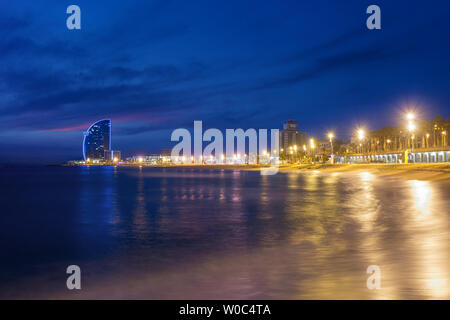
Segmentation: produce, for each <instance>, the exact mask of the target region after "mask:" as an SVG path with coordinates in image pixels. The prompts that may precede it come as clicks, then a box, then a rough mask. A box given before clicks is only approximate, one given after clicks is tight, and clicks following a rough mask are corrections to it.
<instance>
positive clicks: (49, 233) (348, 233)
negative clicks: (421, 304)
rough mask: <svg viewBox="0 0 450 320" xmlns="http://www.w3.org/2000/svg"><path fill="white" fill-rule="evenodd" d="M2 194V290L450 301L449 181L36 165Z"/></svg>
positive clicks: (9, 178) (17, 294)
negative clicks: (77, 285)
mask: <svg viewBox="0 0 450 320" xmlns="http://www.w3.org/2000/svg"><path fill="white" fill-rule="evenodd" d="M0 192H1V199H2V202H1V214H0V246H1V250H0V261H1V263H0V297H1V298H152V299H166V298H175V299H178V298H185V299H186V298H189V299H196V298H201V299H216V298H217V299H218V298H225V299H241V298H247V299H260V298H263V299H311V298H318V299H380V298H387V299H392V298H407V299H408V298H409V299H411V298H419V299H421V298H438V299H444V298H446V299H449V298H450V210H449V208H450V200H449V198H448V195H449V193H450V185H449V183H448V182H440V183H438V182H427V181H417V180H413V181H407V180H396V179H394V178H386V177H379V176H375V175H372V174H370V173H340V174H337V173H319V172H306V173H294V172H291V173H280V174H277V175H275V176H261V175H260V174H259V172H257V171H255V172H251V171H232V170H229V171H227V170H207V169H204V170H198V169H175V168H172V169H153V168H143V169H139V168H112V167H91V168H71V167H35V168H0ZM71 264H76V265H79V266H80V267H81V270H82V289H81V290H80V291H69V290H67V289H66V277H67V275H66V268H67V266H68V265H71ZM369 265H377V266H379V267H380V269H381V287H382V288H381V289H380V290H368V289H367V287H366V280H367V278H368V276H369V275H368V274H366V269H367V267H368V266H369Z"/></svg>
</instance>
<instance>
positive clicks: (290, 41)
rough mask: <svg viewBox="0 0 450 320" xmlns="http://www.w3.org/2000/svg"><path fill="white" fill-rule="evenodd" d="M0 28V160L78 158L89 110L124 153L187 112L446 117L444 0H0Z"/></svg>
mask: <svg viewBox="0 0 450 320" xmlns="http://www.w3.org/2000/svg"><path fill="white" fill-rule="evenodd" d="M71 4H77V5H79V6H80V8H81V16H82V18H81V25H82V29H81V30H68V29H67V28H66V19H67V17H68V15H67V14H66V8H67V6H69V5H71ZM371 4H377V5H379V6H380V7H381V21H382V22H381V26H382V30H373V31H371V30H368V29H367V28H366V19H367V17H368V15H367V14H366V8H367V7H368V6H369V5H371ZM0 30H1V35H0V61H1V63H0V163H27V162H35V163H57V162H62V161H67V160H71V159H80V158H81V157H82V152H81V151H82V149H81V146H82V139H83V131H85V130H86V129H87V128H88V127H89V125H90V124H91V123H92V122H94V121H96V120H99V119H103V118H111V119H112V123H113V138H112V143H113V147H114V149H118V150H121V151H122V153H123V154H124V155H125V156H128V155H132V154H137V153H141V154H150V153H156V152H158V151H159V150H160V149H161V148H169V147H171V146H173V145H174V144H175V143H173V142H170V134H171V132H172V131H173V130H174V129H176V128H179V127H184V128H188V129H192V127H193V121H194V120H202V121H203V127H204V129H206V128H213V127H214V128H219V129H225V128H243V129H247V128H256V129H258V128H268V129H270V128H281V125H282V122H283V121H285V120H288V119H294V120H297V121H299V123H300V128H301V130H305V131H306V132H307V134H308V135H309V136H314V137H316V138H324V137H325V134H326V132H327V131H328V130H333V131H334V132H335V134H336V135H337V136H338V138H339V137H341V138H348V137H349V136H350V135H351V133H352V132H353V131H354V129H355V127H356V126H358V125H363V126H365V127H366V128H367V129H377V128H379V127H382V126H386V125H393V126H397V125H398V124H399V123H401V121H402V112H404V110H407V109H409V108H413V109H415V110H416V112H417V113H418V114H419V115H420V117H421V118H424V119H430V118H432V117H434V116H435V115H439V114H440V115H442V116H445V117H448V116H450V114H449V109H450V108H449V105H450V76H449V74H450V2H449V1H398V0H396V1H392V0H390V1H376V2H375V1H363V0H355V1H349V0H346V1H338V0H336V1H322V0H320V1H299V0H296V1H280V0H278V1H267V0H264V1H243V0H239V1H230V0H227V1H211V0H205V1H195V0H193V1H170V0H161V1H131V0H127V1H113V0H109V1H99V0H96V1H92V0H89V1H83V0H74V1H71V2H68V1H61V0H53V1H43V0H39V1H36V0H29V1H1V2H0Z"/></svg>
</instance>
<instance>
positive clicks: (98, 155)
mask: <svg viewBox="0 0 450 320" xmlns="http://www.w3.org/2000/svg"><path fill="white" fill-rule="evenodd" d="M110 148H111V120H109V119H105V120H100V121H97V122H95V123H94V124H93V125H91V126H90V127H89V129H88V130H87V131H86V132H85V133H84V140H83V157H84V160H87V159H88V158H89V159H104V158H105V151H108V150H110Z"/></svg>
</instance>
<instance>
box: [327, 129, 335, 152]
mask: <svg viewBox="0 0 450 320" xmlns="http://www.w3.org/2000/svg"><path fill="white" fill-rule="evenodd" d="M328 138H329V139H330V145H331V154H333V138H334V134H333V132H329V133H328Z"/></svg>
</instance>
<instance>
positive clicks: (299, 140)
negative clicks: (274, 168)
mask: <svg viewBox="0 0 450 320" xmlns="http://www.w3.org/2000/svg"><path fill="white" fill-rule="evenodd" d="M306 143H307V141H306V133H305V132H303V131H298V122H297V121H293V120H288V121H286V122H285V123H283V130H281V131H280V148H281V149H283V151H282V152H280V153H284V154H286V153H287V152H288V150H289V147H292V146H297V147H298V148H301V146H303V145H304V144H306Z"/></svg>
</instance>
